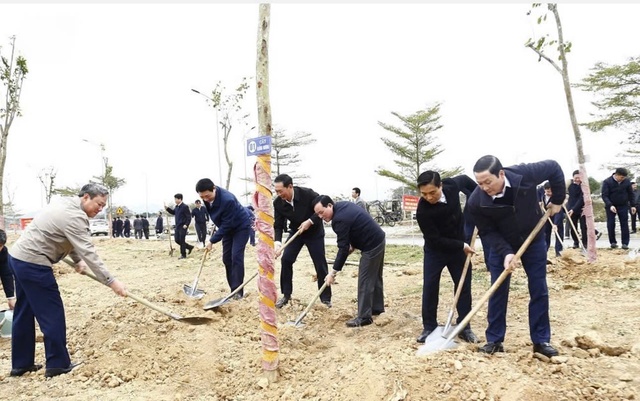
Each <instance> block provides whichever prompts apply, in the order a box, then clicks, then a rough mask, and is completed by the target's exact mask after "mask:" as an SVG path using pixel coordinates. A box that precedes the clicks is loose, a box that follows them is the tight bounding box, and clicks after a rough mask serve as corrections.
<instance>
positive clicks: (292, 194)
mask: <svg viewBox="0 0 640 401" xmlns="http://www.w3.org/2000/svg"><path fill="white" fill-rule="evenodd" d="M273 182H274V187H275V192H276V195H278V196H277V197H276V198H275V200H274V201H273V210H274V215H275V217H274V222H273V229H274V231H275V249H276V257H277V256H278V255H279V254H280V248H281V247H282V235H283V232H285V231H288V232H289V238H290V239H289V240H288V241H289V245H287V247H286V248H285V249H284V251H282V259H281V261H280V263H281V269H280V291H282V295H283V296H282V298H280V299H279V300H278V302H276V308H282V307H283V306H285V305H286V304H288V303H289V301H290V300H291V294H292V293H293V264H294V263H295V262H296V259H297V258H298V255H299V254H300V251H301V250H302V247H303V246H306V247H307V250H308V251H309V256H311V260H312V261H313V267H314V268H315V270H316V275H317V278H318V279H317V284H318V290H319V289H320V288H321V287H322V285H323V284H324V278H325V277H326V276H327V272H328V270H329V268H328V266H327V259H326V256H325V248H324V225H323V224H322V220H321V219H320V217H318V216H316V215H315V214H314V211H313V203H312V202H313V200H314V199H315V198H316V197H317V196H318V194H317V193H316V192H315V191H314V190H313V189H311V188H305V187H299V186H294V185H293V179H292V178H291V177H290V176H289V175H287V174H280V175H279V176H277V177H276V178H275V180H273ZM287 221H288V222H289V229H288V230H287ZM296 231H301V233H300V234H299V235H298V236H297V237H295V238H292V239H291V237H292V236H293V234H294V233H295V232H296ZM320 301H321V302H322V303H323V304H325V305H326V306H328V307H331V288H328V287H327V288H325V290H324V291H322V294H320Z"/></svg>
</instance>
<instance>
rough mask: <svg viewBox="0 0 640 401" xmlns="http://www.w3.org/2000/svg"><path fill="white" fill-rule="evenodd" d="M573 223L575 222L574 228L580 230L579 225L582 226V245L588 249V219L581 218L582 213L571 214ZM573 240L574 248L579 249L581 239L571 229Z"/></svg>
mask: <svg viewBox="0 0 640 401" xmlns="http://www.w3.org/2000/svg"><path fill="white" fill-rule="evenodd" d="M571 221H572V222H573V226H574V227H575V228H576V229H578V223H579V224H580V236H581V237H582V238H581V239H582V245H583V246H584V248H586V247H587V218H586V217H584V216H580V213H573V214H571ZM571 238H572V239H573V246H574V247H579V246H580V244H579V242H578V241H580V239H579V238H578V236H577V235H576V233H575V231H574V230H573V227H571Z"/></svg>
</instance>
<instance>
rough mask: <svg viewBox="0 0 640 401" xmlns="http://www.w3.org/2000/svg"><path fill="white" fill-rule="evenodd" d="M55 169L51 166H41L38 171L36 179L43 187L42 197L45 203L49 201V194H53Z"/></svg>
mask: <svg viewBox="0 0 640 401" xmlns="http://www.w3.org/2000/svg"><path fill="white" fill-rule="evenodd" d="M56 174H57V172H56V169H55V168H54V167H53V166H49V167H46V168H43V169H42V170H40V172H39V173H38V180H40V183H41V184H42V187H43V188H44V199H45V201H46V202H47V205H48V204H49V203H51V196H53V195H54V194H55V189H54V183H55V180H56Z"/></svg>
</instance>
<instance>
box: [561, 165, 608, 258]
mask: <svg viewBox="0 0 640 401" xmlns="http://www.w3.org/2000/svg"><path fill="white" fill-rule="evenodd" d="M567 192H568V194H569V197H568V199H567V204H566V207H567V220H571V222H572V223H573V227H575V228H576V230H577V229H578V227H580V237H581V238H578V235H576V233H575V231H574V229H573V227H572V226H571V222H569V231H568V233H571V238H572V239H573V249H578V248H580V243H579V241H582V246H583V247H584V248H585V249H586V248H587V238H588V236H587V218H586V217H585V216H584V215H583V213H582V211H583V209H584V195H583V192H582V179H581V178H580V170H574V172H573V176H572V181H571V183H570V184H569V188H567ZM565 228H566V227H565ZM595 233H596V241H597V240H599V239H600V236H601V235H602V233H601V232H600V231H598V230H595ZM565 234H567V233H566V232H565Z"/></svg>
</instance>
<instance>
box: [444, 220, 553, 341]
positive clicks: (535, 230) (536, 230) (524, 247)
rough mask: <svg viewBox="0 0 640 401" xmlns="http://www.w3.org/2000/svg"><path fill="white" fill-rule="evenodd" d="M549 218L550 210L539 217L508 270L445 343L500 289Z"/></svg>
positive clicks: (499, 277)
mask: <svg viewBox="0 0 640 401" xmlns="http://www.w3.org/2000/svg"><path fill="white" fill-rule="evenodd" d="M550 216H551V209H547V211H546V212H545V213H544V215H543V216H542V217H540V220H538V224H536V226H535V227H534V228H533V230H532V231H531V233H530V234H529V236H528V237H527V239H526V240H525V241H524V243H523V244H522V245H521V246H520V249H518V252H516V254H515V256H514V257H513V259H512V260H511V263H510V265H509V268H508V269H504V271H503V272H502V274H500V276H498V278H497V279H496V281H495V282H494V283H493V285H492V286H491V287H490V288H489V290H488V291H487V292H486V293H485V294H484V295H483V296H482V298H480V300H479V301H478V302H477V303H476V305H475V306H474V307H473V309H471V311H470V312H469V313H468V314H467V316H465V317H464V319H462V321H461V322H460V323H458V325H457V326H456V327H455V329H454V330H453V331H452V332H451V334H449V337H447V341H446V343H449V342H450V341H452V340H453V339H454V338H455V337H456V336H457V335H458V334H459V333H460V332H461V331H462V329H464V328H465V327H466V326H467V324H469V322H470V321H471V319H472V318H473V316H474V315H475V314H476V313H478V311H479V310H480V307H482V305H483V304H484V303H485V302H487V300H488V299H489V297H491V296H492V295H493V293H494V292H496V290H497V289H498V287H500V285H501V284H502V282H503V281H504V280H505V279H506V278H507V277H508V276H509V274H511V272H512V271H513V269H514V267H515V264H516V263H517V262H518V261H519V260H520V258H521V257H522V255H523V254H524V253H525V251H526V250H527V248H528V247H529V245H530V244H531V242H532V241H533V239H534V238H535V237H536V235H538V233H539V232H540V229H541V228H542V226H544V225H545V223H546V222H547V219H548V218H549V217H550Z"/></svg>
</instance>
